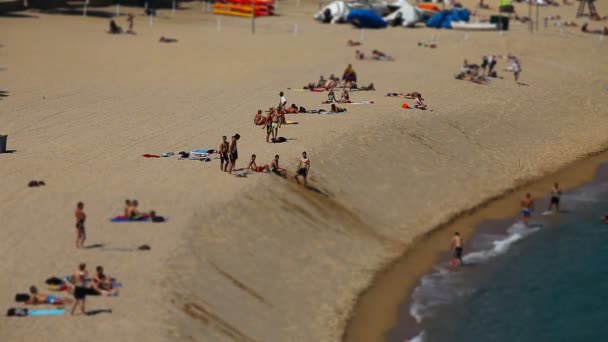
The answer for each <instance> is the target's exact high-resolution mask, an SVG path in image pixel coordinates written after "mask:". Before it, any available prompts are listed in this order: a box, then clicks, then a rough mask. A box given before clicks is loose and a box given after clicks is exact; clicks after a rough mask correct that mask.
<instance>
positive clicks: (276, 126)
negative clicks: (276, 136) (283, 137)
mask: <svg viewBox="0 0 608 342" xmlns="http://www.w3.org/2000/svg"><path fill="white" fill-rule="evenodd" d="M279 124H280V123H279V122H273V123H272V128H279Z"/></svg>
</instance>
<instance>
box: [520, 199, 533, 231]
mask: <svg viewBox="0 0 608 342" xmlns="http://www.w3.org/2000/svg"><path fill="white" fill-rule="evenodd" d="M533 209H534V200H533V199H532V195H531V194H530V193H529V192H528V193H527V194H526V197H524V198H523V199H522V200H521V214H522V216H523V220H522V221H523V223H524V224H525V225H526V226H528V223H529V222H530V216H532V210H533Z"/></svg>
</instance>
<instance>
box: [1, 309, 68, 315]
mask: <svg viewBox="0 0 608 342" xmlns="http://www.w3.org/2000/svg"><path fill="white" fill-rule="evenodd" d="M64 313H65V309H36V310H29V309H26V308H10V309H8V311H7V312H6V315H7V316H9V317H26V316H32V317H35V316H60V315H63V314H64Z"/></svg>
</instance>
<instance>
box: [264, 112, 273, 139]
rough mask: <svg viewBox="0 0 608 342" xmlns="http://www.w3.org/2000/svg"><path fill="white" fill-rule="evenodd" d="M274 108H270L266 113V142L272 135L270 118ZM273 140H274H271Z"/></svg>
mask: <svg viewBox="0 0 608 342" xmlns="http://www.w3.org/2000/svg"><path fill="white" fill-rule="evenodd" d="M273 111H274V108H270V110H269V111H268V117H267V118H266V126H265V127H266V142H267V143H269V142H270V136H271V135H272V116H273V113H274V112H273ZM273 139H274V138H273Z"/></svg>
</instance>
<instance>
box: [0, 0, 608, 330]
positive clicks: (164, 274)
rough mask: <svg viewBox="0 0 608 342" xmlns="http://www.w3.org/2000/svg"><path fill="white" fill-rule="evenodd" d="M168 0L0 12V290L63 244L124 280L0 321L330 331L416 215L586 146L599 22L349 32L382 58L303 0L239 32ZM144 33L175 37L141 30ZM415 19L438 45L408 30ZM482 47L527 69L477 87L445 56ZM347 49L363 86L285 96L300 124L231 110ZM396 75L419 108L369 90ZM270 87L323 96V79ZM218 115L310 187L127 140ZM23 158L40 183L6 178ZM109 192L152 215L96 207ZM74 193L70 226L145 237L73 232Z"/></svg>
mask: <svg viewBox="0 0 608 342" xmlns="http://www.w3.org/2000/svg"><path fill="white" fill-rule="evenodd" d="M189 6H191V8H190V9H189V10H183V11H179V12H178V13H177V14H176V15H175V16H170V15H169V13H170V12H167V11H165V12H164V16H161V17H159V18H158V19H157V21H156V22H155V23H154V25H153V26H149V25H148V22H147V19H146V18H144V17H138V18H137V23H136V27H135V29H136V31H137V32H138V35H135V36H128V35H123V36H111V35H108V34H105V33H104V32H103V31H104V30H106V29H107V19H103V18H95V17H87V18H83V17H80V16H63V15H44V14H39V13H35V12H32V13H29V14H31V15H33V16H35V17H34V18H0V26H1V27H2V30H0V43H1V44H3V46H2V47H1V48H0V65H2V66H4V67H6V68H7V70H5V71H0V77H1V79H2V84H1V85H0V87H1V88H2V89H0V90H6V91H9V96H8V97H5V98H3V99H2V100H1V101H0V122H1V127H0V133H2V134H9V148H11V149H15V150H16V152H15V153H12V154H5V155H0V175H1V177H0V189H2V192H1V193H0V203H1V205H0V217H1V218H2V230H3V239H2V240H1V241H0V250H2V251H3V254H4V257H3V261H2V263H0V265H1V270H2V274H3V275H4V277H3V278H2V280H0V298H2V300H3V303H5V304H4V306H3V307H4V308H8V307H11V306H15V304H14V303H13V302H12V300H13V296H14V294H15V293H16V292H23V291H25V290H26V289H27V287H28V286H30V285H32V284H36V285H39V286H41V285H42V282H43V281H44V279H46V278H47V277H49V276H51V275H65V274H69V273H71V272H73V271H74V269H75V267H76V265H77V264H78V263H79V262H81V261H82V262H87V264H88V265H89V268H90V269H93V268H94V266H95V265H98V264H101V265H104V266H105V268H106V270H107V272H108V273H109V274H110V275H112V276H115V277H117V278H119V280H121V281H122V282H123V284H124V288H123V289H122V291H121V294H120V296H119V297H118V298H90V299H88V300H87V306H88V309H101V308H111V309H112V310H113V313H112V314H100V315H98V316H95V317H86V318H84V317H73V318H72V317H69V316H64V317H50V318H38V319H33V318H25V319H8V318H0V340H7V341H12V340H25V341H29V340H34V339H37V340H40V339H45V338H48V337H49V336H52V337H53V338H54V339H57V340H64V341H81V340H91V339H94V340H124V341H130V340H135V339H139V340H187V339H190V340H196V341H222V340H226V341H230V340H237V341H335V340H339V339H340V338H341V336H342V333H343V330H344V327H345V324H346V321H347V319H348V317H349V314H350V311H351V310H352V308H353V306H354V303H355V301H356V298H357V295H358V293H360V292H361V291H362V290H364V289H365V288H367V287H368V285H369V284H370V282H371V280H372V279H373V276H374V274H375V272H376V271H377V270H380V269H382V268H383V267H384V266H385V265H387V264H389V263H391V262H392V261H393V260H394V259H395V258H396V257H398V256H400V255H402V254H403V251H404V250H405V248H406V247H407V246H408V244H409V243H410V242H412V241H413V239H414V238H415V237H416V236H419V235H421V234H423V233H425V232H427V231H429V230H430V229H432V228H433V227H436V226H437V225H439V224H440V223H442V222H446V221H447V220H448V219H449V218H450V217H452V216H453V215H456V214H457V213H459V212H462V211H464V210H467V209H470V208H472V207H474V206H475V205H477V204H479V203H481V202H483V201H485V200H487V199H489V198H492V197H494V196H497V195H499V194H501V193H503V192H504V191H506V190H508V189H510V188H513V187H515V186H517V185H520V184H523V183H524V182H526V181H527V180H530V179H533V178H536V177H540V176H542V175H543V174H546V173H548V172H551V171H554V170H556V169H558V168H559V167H561V166H563V165H565V164H566V163H569V162H572V161H574V160H577V159H579V158H582V157H584V156H586V155H587V154H588V153H590V152H593V151H599V150H602V149H605V148H606V147H607V145H606V144H607V139H606V133H607V132H608V119H606V104H608V97H607V96H608V95H606V94H605V92H604V88H605V87H606V79H605V75H606V72H607V71H608V60H607V59H606V58H605V56H606V55H607V53H608V41H606V40H604V41H600V40H599V37H598V36H592V35H584V34H581V33H579V32H578V31H577V30H569V31H567V32H566V33H565V34H564V35H561V34H560V31H559V30H558V29H555V28H549V29H546V30H541V32H539V33H537V34H534V35H530V34H529V33H527V32H526V30H525V26H523V25H518V24H514V25H513V30H512V31H509V32H508V33H506V34H505V35H502V36H501V35H499V34H497V33H492V32H490V33H473V34H469V35H468V37H466V38H467V39H466V40H465V35H464V33H462V32H454V31H435V30H427V29H415V30H407V29H401V28H395V29H389V30H382V31H365V33H364V35H365V36H364V38H365V40H364V44H365V45H364V46H363V47H362V48H364V49H366V50H371V49H374V48H377V49H380V50H382V51H386V52H387V53H390V54H391V55H393V56H394V57H395V58H396V59H397V61H396V62H392V63H388V62H386V63H382V62H367V61H366V62H355V60H354V52H353V49H352V48H347V47H346V45H345V41H346V40H347V39H355V40H356V39H359V38H360V32H358V31H356V30H353V29H351V28H350V27H348V26H323V25H319V24H316V23H313V22H312V20H311V19H310V16H311V14H312V13H314V11H315V10H316V8H317V5H316V3H314V2H313V3H308V2H303V3H302V7H301V8H300V9H299V10H298V13H296V11H295V2H292V1H289V2H287V3H283V2H281V3H280V10H281V11H282V12H283V13H285V15H284V16H281V17H276V18H264V19H259V20H258V26H257V34H256V35H255V36H251V35H250V34H249V32H248V29H249V25H250V22H249V21H247V20H242V19H238V18H222V19H221V24H222V29H221V32H217V29H216V28H217V26H216V25H217V21H216V18H215V17H213V16H211V15H201V14H200V9H201V7H200V3H197V2H193V3H190V4H189ZM598 9H599V10H600V13H604V12H603V11H604V8H603V7H602V6H598ZM112 10H113V9H112V8H109V9H108V11H112ZM575 10H576V9H575V7H572V6H571V7H567V8H565V9H564V8H561V9H549V10H548V11H547V12H548V13H564V14H565V13H570V16H569V17H571V16H572V15H573V14H574V12H575ZM134 11H138V13H139V12H141V10H135V9H134ZM562 16H564V15H563V14H562ZM120 23H121V24H122V25H123V27H124V26H125V24H124V19H123V18H121V19H120ZM295 23H298V29H299V35H298V36H294V34H293V32H292V30H293V27H294V24H295ZM161 35H164V36H169V37H174V38H177V39H179V42H178V43H177V44H159V43H158V42H157V40H158V38H159V37H160V36H161ZM431 35H436V37H437V39H438V42H439V48H438V49H435V50H432V49H424V48H418V47H416V42H418V41H419V40H427V39H429V38H430V36H431ZM491 52H494V53H501V54H506V53H509V52H510V53H514V54H516V55H518V56H519V57H520V58H521V60H522V64H523V74H522V81H524V82H527V83H529V84H530V86H517V85H516V84H515V82H513V80H512V78H511V75H510V74H507V73H502V74H503V76H505V79H503V80H495V81H493V82H492V84H491V85H490V86H481V85H476V84H473V83H469V82H464V81H456V80H454V79H453V78H452V74H453V73H454V72H456V71H457V70H458V68H459V67H460V64H461V62H462V59H464V58H468V59H469V60H472V61H476V60H478V59H479V58H480V56H481V55H482V54H484V53H491ZM350 62H353V64H354V66H355V68H356V69H357V71H358V75H359V78H360V80H361V81H362V83H366V82H368V81H375V84H376V87H377V89H378V91H376V92H370V93H368V92H360V93H354V94H352V96H351V98H352V99H353V100H376V102H377V104H375V105H368V106H365V105H363V106H354V105H350V106H348V109H349V111H348V113H347V114H345V115H340V116H317V115H302V116H292V117H291V118H290V119H293V120H296V121H298V122H299V124H298V125H293V126H286V127H284V128H282V130H281V135H282V136H285V137H287V138H291V139H293V140H290V141H289V142H287V143H283V144H276V145H275V144H266V143H265V142H264V132H263V131H262V130H261V129H260V128H259V127H255V126H253V125H252V118H253V114H254V113H255V111H256V110H257V109H258V108H267V107H269V106H271V105H275V104H276V103H277V101H278V92H279V91H281V90H285V89H286V88H287V87H301V86H302V85H303V84H305V83H307V82H310V81H314V80H315V79H317V77H318V75H320V74H325V75H326V76H327V74H329V73H336V74H339V73H341V71H342V70H343V68H344V66H345V65H346V64H347V63H350ZM504 66H505V64H504V63H500V62H499V65H498V67H499V70H501V69H502V68H503V67H504ZM411 90H419V91H421V92H422V93H423V94H424V97H425V98H426V100H427V102H428V104H429V105H430V107H431V109H433V111H426V112H423V111H416V110H409V111H405V110H403V109H401V103H402V102H403V101H401V99H392V98H384V97H383V94H384V93H386V92H389V91H391V92H392V91H411ZM286 95H287V97H288V100H289V102H290V103H291V102H295V103H297V104H298V105H303V106H305V107H306V108H315V107H316V108H320V107H327V106H322V105H321V104H320V102H321V101H322V100H323V99H324V96H325V94H312V93H300V92H287V94H286ZM237 132H238V133H240V134H241V136H242V139H241V141H240V148H239V152H240V155H241V160H240V161H239V164H240V165H241V166H244V165H243V164H244V163H245V162H246V160H247V156H248V155H250V154H252V153H256V154H257V156H258V160H261V161H266V162H267V163H269V162H270V160H271V158H272V156H274V154H280V155H281V157H282V161H283V163H284V165H286V166H288V167H289V169H290V170H291V171H292V172H293V170H294V169H295V163H296V161H297V158H298V156H299V154H300V153H301V151H303V150H306V151H308V152H309V155H310V157H311V160H312V172H311V183H312V184H313V186H314V187H315V188H316V189H317V190H318V191H309V190H304V189H302V188H300V187H297V186H296V185H295V184H293V183H291V182H288V181H284V180H281V179H278V178H277V177H270V176H266V175H252V176H249V177H246V178H237V177H230V176H227V175H225V174H221V173H220V172H219V170H218V168H219V166H218V163H217V161H215V160H214V161H213V162H212V163H206V164H204V163H199V162H194V161H177V160H175V158H171V159H165V158H163V159H145V158H142V157H141V155H142V154H144V153H156V154H158V153H162V152H165V151H175V152H177V151H180V150H189V149H194V148H202V147H210V148H214V147H215V146H216V145H218V143H219V138H220V137H221V135H228V136H230V135H232V134H234V133H237ZM32 179H43V180H45V182H46V183H47V186H46V187H43V188H34V189H30V188H27V187H26V185H27V182H28V181H29V180H32ZM125 198H137V199H138V200H139V201H140V203H141V207H142V208H144V209H148V208H149V209H156V210H157V211H158V212H159V213H160V214H163V215H165V216H167V217H168V218H169V222H167V223H164V224H158V225H157V224H145V223H132V224H111V223H109V221H108V220H109V218H110V217H112V216H114V215H116V214H118V213H119V211H120V210H121V209H122V203H123V201H124V199H125ZM78 201H84V202H85V205H86V208H85V211H86V213H87V214H88V225H87V226H88V234H89V238H88V241H87V243H88V244H94V243H102V244H106V246H107V247H108V248H123V247H133V246H137V245H140V244H144V243H145V244H149V245H150V246H152V250H151V251H150V252H118V251H112V250H108V249H107V248H105V249H104V248H100V249H89V250H81V251H79V250H75V248H74V229H73V213H72V211H73V208H74V206H75V204H76V202H78ZM394 314H395V315H396V312H395V313H394ZM73 320H76V323H74V322H73Z"/></svg>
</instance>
